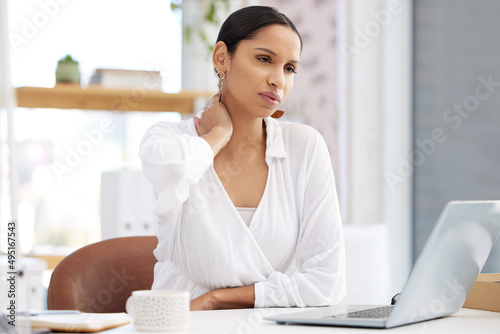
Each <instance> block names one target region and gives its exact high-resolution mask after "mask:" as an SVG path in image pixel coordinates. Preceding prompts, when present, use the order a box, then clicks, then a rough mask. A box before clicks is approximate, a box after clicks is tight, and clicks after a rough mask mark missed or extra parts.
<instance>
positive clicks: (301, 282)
mask: <svg viewBox="0 0 500 334" xmlns="http://www.w3.org/2000/svg"><path fill="white" fill-rule="evenodd" d="M315 133H316V135H315V137H314V140H312V141H310V142H309V145H307V146H308V147H307V152H308V153H307V159H303V160H302V161H308V162H307V163H306V164H307V167H306V168H304V170H305V175H304V178H303V180H304V181H303V189H304V198H303V214H302V221H301V225H300V231H299V236H298V241H297V247H296V253H295V261H296V263H297V265H298V267H299V270H298V272H296V273H292V274H284V273H281V272H278V271H274V272H272V273H271V274H270V275H269V277H268V279H267V280H266V281H263V282H259V283H256V284H255V287H254V289H255V307H276V306H279V307H293V306H297V307H305V306H323V305H335V304H338V303H339V302H340V301H342V299H343V298H344V297H345V295H346V286H345V250H344V238H343V234H342V223H341V218H340V211H339V205H338V198H337V192H336V190H335V180H334V176H333V170H332V167H331V162H330V157H329V154H328V150H327V147H326V144H325V142H324V140H323V138H322V137H321V136H320V135H319V133H317V132H315Z"/></svg>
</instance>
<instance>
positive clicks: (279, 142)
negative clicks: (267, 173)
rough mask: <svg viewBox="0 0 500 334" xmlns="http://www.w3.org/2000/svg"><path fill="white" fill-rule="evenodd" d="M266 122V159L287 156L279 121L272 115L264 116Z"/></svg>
mask: <svg viewBox="0 0 500 334" xmlns="http://www.w3.org/2000/svg"><path fill="white" fill-rule="evenodd" d="M264 122H265V123H266V136H267V139H266V160H267V159H268V158H286V152H285V144H284V142H283V133H282V131H281V126H280V125H279V123H278V121H277V120H275V119H274V118H272V117H266V118H264Z"/></svg>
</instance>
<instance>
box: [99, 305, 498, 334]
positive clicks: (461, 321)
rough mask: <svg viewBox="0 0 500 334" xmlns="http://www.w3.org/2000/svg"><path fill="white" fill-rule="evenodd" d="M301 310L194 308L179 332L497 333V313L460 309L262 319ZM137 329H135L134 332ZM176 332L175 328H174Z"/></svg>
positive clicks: (128, 329) (130, 329) (125, 328)
mask: <svg viewBox="0 0 500 334" xmlns="http://www.w3.org/2000/svg"><path fill="white" fill-rule="evenodd" d="M298 311H303V309H282V308H281V309H276V308H274V309H238V310H224V311H197V312H191V314H190V319H189V321H190V322H189V330H188V331H185V332H182V333H189V334H197V333H203V334H210V333H214V334H215V333H217V334H226V333H227V334H229V333H235V334H251V333H252V334H254V333H255V334H266V333H272V334H280V333H332V329H335V333H378V334H381V333H401V334H411V333H426V334H428V333H431V334H432V333H439V334H442V333H478V334H487V333H495V334H498V332H499V328H500V313H497V312H487V311H479V310H473V309H467V308H464V309H461V310H460V311H459V312H458V313H456V314H454V315H452V316H449V317H445V318H442V319H436V320H431V321H425V322H421V323H417V324H412V325H407V326H402V327H397V328H391V329H386V330H382V332H381V330H380V329H360V328H345V327H335V328H333V327H323V326H302V325H278V324H276V323H275V322H272V321H268V320H264V319H262V318H263V317H266V316H270V315H275V314H284V313H290V312H298ZM134 332H136V330H135V328H134V327H133V326H132V325H127V326H122V327H118V328H115V329H112V330H109V331H106V332H104V333H110V334H111V333H134ZM137 333H139V332H137ZM177 333H179V332H177Z"/></svg>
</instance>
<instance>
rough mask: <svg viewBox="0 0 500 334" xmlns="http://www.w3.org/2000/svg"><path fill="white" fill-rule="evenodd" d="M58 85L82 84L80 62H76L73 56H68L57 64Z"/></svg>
mask: <svg viewBox="0 0 500 334" xmlns="http://www.w3.org/2000/svg"><path fill="white" fill-rule="evenodd" d="M57 83H72V84H80V70H79V68H78V61H76V60H74V59H73V58H72V57H71V55H67V56H66V57H63V58H61V59H59V61H58V62H57V68H56V84H57Z"/></svg>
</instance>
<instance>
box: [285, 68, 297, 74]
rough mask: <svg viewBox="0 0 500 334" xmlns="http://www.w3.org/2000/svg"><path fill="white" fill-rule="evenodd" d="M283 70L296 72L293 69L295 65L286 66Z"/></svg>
mask: <svg viewBox="0 0 500 334" xmlns="http://www.w3.org/2000/svg"><path fill="white" fill-rule="evenodd" d="M285 71H288V72H290V73H295V74H297V71H295V67H293V66H286V67H285Z"/></svg>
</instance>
